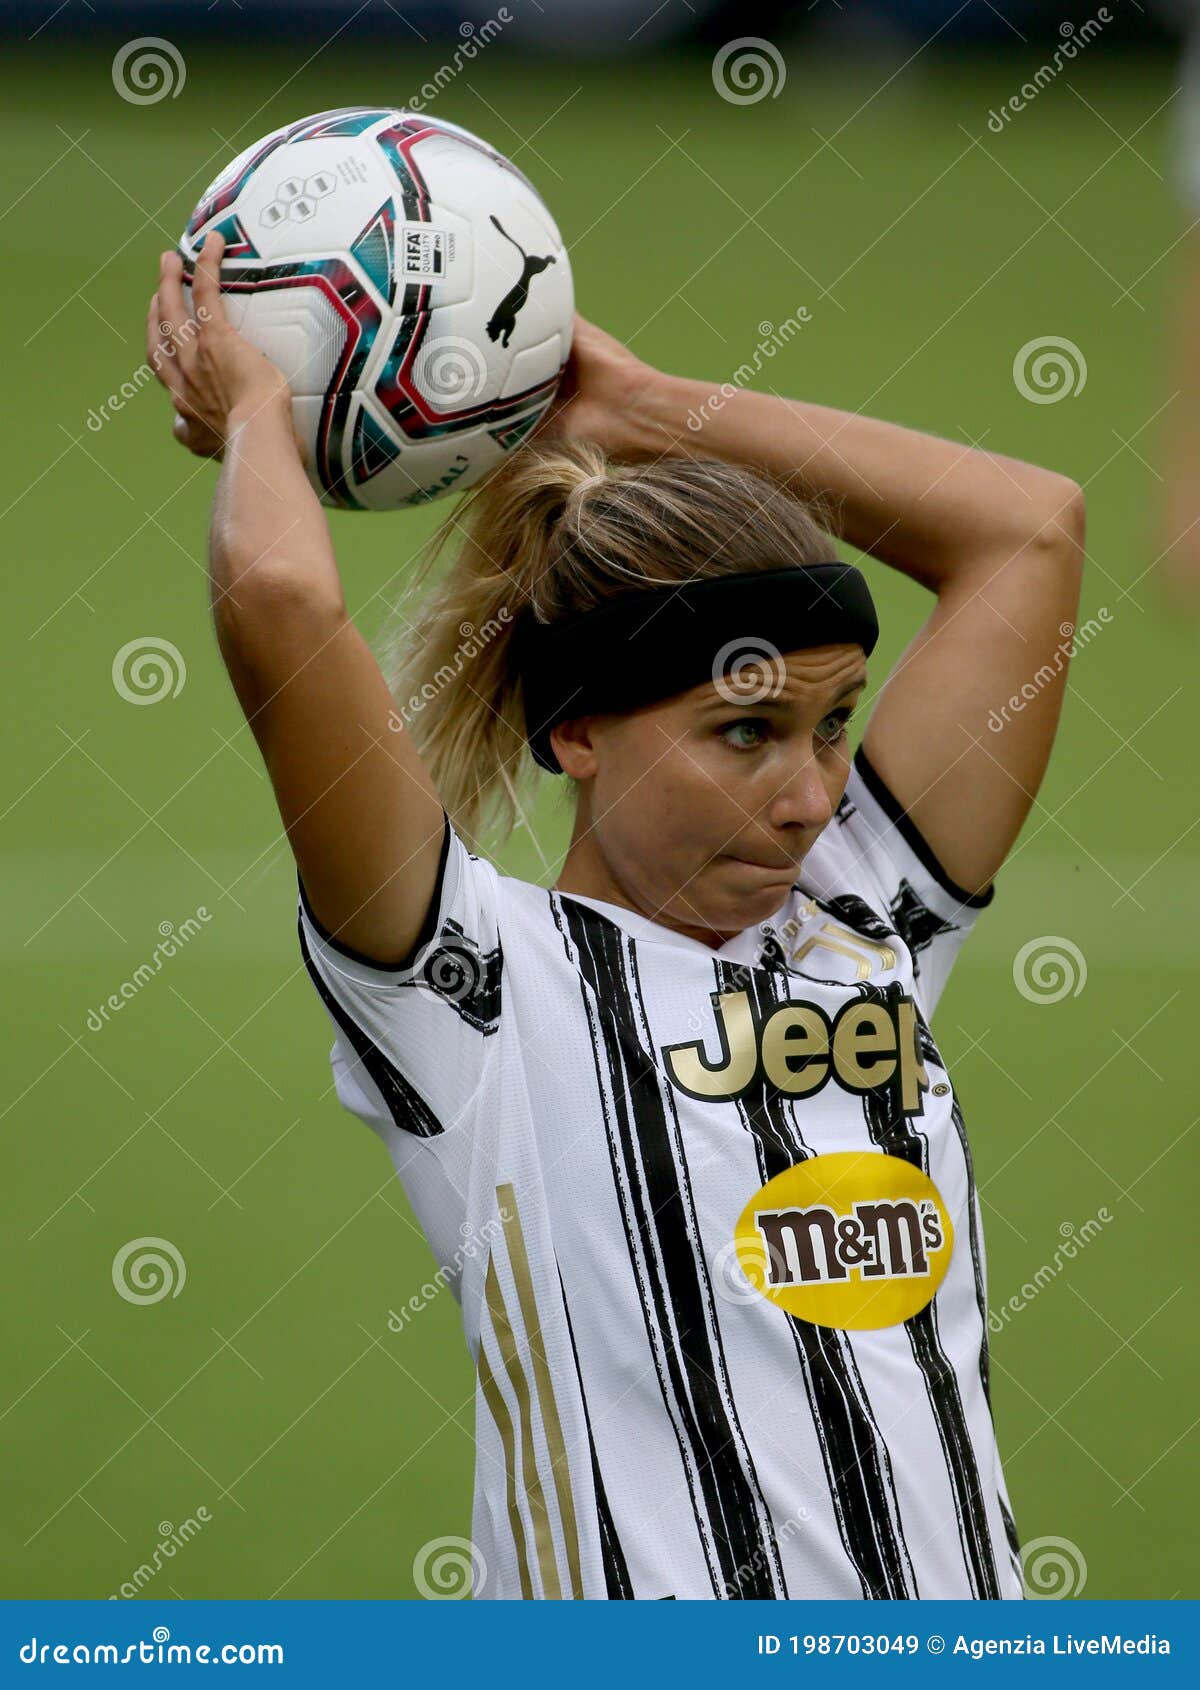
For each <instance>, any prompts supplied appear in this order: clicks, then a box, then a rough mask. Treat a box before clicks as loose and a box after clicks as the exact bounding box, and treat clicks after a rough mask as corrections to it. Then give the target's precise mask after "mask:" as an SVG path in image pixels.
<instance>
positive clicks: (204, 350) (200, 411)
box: [146, 234, 300, 458]
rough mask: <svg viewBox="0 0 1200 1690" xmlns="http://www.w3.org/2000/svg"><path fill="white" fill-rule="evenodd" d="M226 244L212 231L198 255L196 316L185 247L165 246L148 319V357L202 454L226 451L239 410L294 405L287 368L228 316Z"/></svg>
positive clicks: (183, 430) (189, 440)
mask: <svg viewBox="0 0 1200 1690" xmlns="http://www.w3.org/2000/svg"><path fill="white" fill-rule="evenodd" d="M224 250H225V239H224V236H222V235H218V234H210V235H209V237H208V239H207V240H206V241H205V243H204V246H203V248H202V250H201V253H200V256H199V258H198V259H197V261H196V269H195V278H194V281H193V284H192V314H191V315H190V316H189V314H188V311H187V307H186V304H185V302H184V296H183V260H182V259H181V258H180V256H179V254H178V253H177V252H164V253H163V254H162V257H161V259H160V262H159V274H158V287H157V289H156V291H155V293H154V295H153V297H152V298H151V300H150V310H149V312H148V314H147V317H146V358H147V361H148V363H149V365H150V367H151V369H152V370H153V371H154V373H155V375H156V376H157V377H158V379H159V381H160V382H162V384H163V386H164V387H165V388H166V389H167V391H168V393H169V394H170V395H171V401H172V403H173V405H174V406H175V438H176V440H178V441H180V443H181V444H182V445H184V446H186V447H187V449H188V450H189V452H194V453H195V454H196V455H197V456H198V457H202V458H219V457H220V456H221V454H222V452H223V451H224V449H225V443H226V441H227V440H228V438H229V431H230V427H231V426H232V420H233V419H235V413H236V415H237V416H238V417H243V418H244V417H245V416H248V415H252V414H253V413H254V412H255V411H257V410H261V409H263V408H267V407H271V406H275V405H285V406H287V407H288V408H289V409H290V405H291V392H290V390H289V388H288V384H287V381H286V379H285V378H284V376H283V373H282V372H281V371H280V370H279V369H278V368H277V367H276V366H275V365H274V364H273V363H272V362H271V360H270V359H269V358H268V357H266V356H265V354H264V353H262V352H260V351H259V350H258V348H257V347H256V346H252V345H251V344H250V342H249V341H248V340H247V339H246V338H245V336H244V335H240V334H239V333H238V332H237V330H236V329H234V328H233V327H231V325H230V323H229V319H228V318H227V317H226V315H225V307H224V305H223V304H222V301H221V282H220V276H221V256H222V254H223V252H224ZM297 446H298V447H299V446H300V442H299V440H297Z"/></svg>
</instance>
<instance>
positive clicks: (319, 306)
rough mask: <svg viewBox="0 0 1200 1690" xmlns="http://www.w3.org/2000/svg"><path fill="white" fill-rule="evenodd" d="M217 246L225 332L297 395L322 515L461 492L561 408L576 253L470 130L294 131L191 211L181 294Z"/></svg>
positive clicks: (269, 140) (324, 124)
mask: <svg viewBox="0 0 1200 1690" xmlns="http://www.w3.org/2000/svg"><path fill="white" fill-rule="evenodd" d="M214 229H215V230H218V231H219V232H220V233H221V234H222V235H224V237H225V243H226V244H225V255H224V259H223V262H222V265H221V290H222V295H223V302H224V304H225V307H226V310H227V312H228V315H229V320H230V322H231V323H232V324H233V326H234V327H235V328H236V329H239V330H240V331H241V332H242V333H243V334H244V335H246V337H247V338H248V339H249V340H251V341H253V343H254V345H255V346H257V347H258V348H259V349H260V350H261V351H263V352H265V353H266V354H267V356H268V357H269V358H270V359H271V360H272V361H273V362H274V363H276V364H277V365H278V366H279V368H280V369H281V370H282V371H283V373H284V375H285V376H286V377H287V379H288V382H289V383H290V385H291V390H292V394H293V414H294V420H295V426H296V431H297V433H298V434H299V436H300V438H301V439H302V440H303V442H304V444H305V447H306V449H307V456H308V473H309V479H310V480H311V481H312V483H313V486H314V487H315V488H316V490H317V492H318V494H319V495H320V497H321V499H322V501H323V502H324V503H326V504H331V505H339V506H342V507H344V508H346V509H351V510H395V509H397V508H399V507H400V506H403V505H417V504H423V503H425V502H427V501H428V500H430V499H437V498H440V497H441V496H442V495H443V494H445V493H450V492H459V491H461V490H462V489H464V488H467V487H469V486H470V485H471V483H472V482H474V481H477V480H478V479H479V478H480V476H482V475H485V474H486V473H487V472H488V471H489V470H491V469H493V468H494V467H495V466H496V465H497V464H498V463H499V462H500V461H501V460H502V459H503V457H504V455H505V454H506V453H507V452H511V451H512V449H513V448H514V447H515V446H518V445H519V444H520V442H521V441H522V440H524V438H525V437H526V435H527V434H528V433H529V431H530V430H531V429H532V428H533V426H534V425H535V423H536V422H537V420H538V418H539V417H540V416H541V415H542V413H543V412H544V411H545V409H546V407H547V406H548V405H549V404H550V402H551V400H552V399H553V397H554V393H555V389H556V388H557V386H558V381H559V377H560V376H561V374H562V370H563V367H564V365H565V363H566V360H567V354H568V353H569V351H570V349H571V330H572V326H573V322H574V311H575V306H574V294H573V290H572V285H571V266H570V261H569V259H568V257H567V253H566V249H565V248H564V246H563V243H562V239H561V237H560V235H559V232H558V230H557V228H556V227H555V224H554V220H553V219H552V218H551V216H550V213H549V212H548V211H547V209H546V207H545V205H544V204H543V203H542V200H541V198H540V197H539V195H538V193H537V190H536V189H535V188H534V187H533V185H532V184H531V183H530V182H529V180H528V179H527V178H526V177H525V176H523V175H522V174H521V172H520V171H519V170H518V169H517V168H516V166H515V165H513V164H511V163H510V162H509V160H508V159H506V158H503V157H502V156H501V155H500V154H499V153H498V152H496V151H495V149H494V148H492V147H490V146H488V145H487V143H486V142H484V141H481V140H480V139H479V138H478V136H476V135H472V134H471V133H470V132H469V131H468V130H466V129H462V128H460V127H459V126H458V125H457V124H454V123H447V122H446V121H445V120H444V119H441V118H438V119H436V120H435V119H432V118H428V117H423V116H420V115H418V114H416V113H414V112H406V111H394V110H387V109H385V108H382V107H376V106H372V107H366V106H362V107H359V106H356V107H352V108H349V109H347V110H342V111H331V112H322V113H320V114H319V115H318V116H316V117H308V118H304V119H303V120H302V121H301V122H299V123H291V124H288V125H287V126H286V127H285V128H283V129H277V130H276V131H275V132H274V133H273V134H271V135H268V136H267V137H266V138H265V139H264V140H261V141H258V142H256V143H255V145H254V146H252V147H248V148H247V149H246V151H245V152H243V153H241V154H239V156H238V157H237V158H235V159H234V160H233V162H232V164H230V165H228V166H227V167H226V169H225V170H223V171H222V173H221V175H220V176H218V178H217V180H216V181H215V182H214V183H213V184H212V186H211V187H210V188H209V190H208V192H207V193H206V194H205V195H204V197H203V199H202V200H201V201H200V204H199V205H198V206H197V207H196V210H195V212H194V213H193V215H192V218H191V220H190V221H189V223H188V226H187V229H186V231H185V233H184V235H183V237H182V239H181V241H180V244H179V251H180V253H181V255H182V258H183V264H184V276H185V282H187V281H190V278H191V275H192V270H193V265H194V263H195V260H196V258H197V257H198V256H199V252H200V248H201V247H202V246H203V244H204V239H205V236H206V235H208V234H209V233H210V231H212V230H214ZM185 297H186V298H187V301H188V306H189V309H190V307H191V290H190V287H185Z"/></svg>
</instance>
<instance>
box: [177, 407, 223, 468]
mask: <svg viewBox="0 0 1200 1690" xmlns="http://www.w3.org/2000/svg"><path fill="white" fill-rule="evenodd" d="M171 432H172V433H173V434H174V436H175V438H176V440H178V441H179V444H180V445H181V446H186V447H187V449H188V451H189V452H191V453H192V454H193V456H194V457H197V458H219V457H220V456H221V453H222V452H223V450H224V446H223V445H222V442H221V441H220V439H219V438H218V437H217V436H216V435H215V434H213V433H212V432H211V430H209V429H206V428H205V427H204V425H203V424H202V423H197V422H192V421H190V420H189V419H188V418H187V417H185V416H181V415H180V414H179V413H178V412H177V413H176V416H175V422H174V425H173V427H172V431H171Z"/></svg>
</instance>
